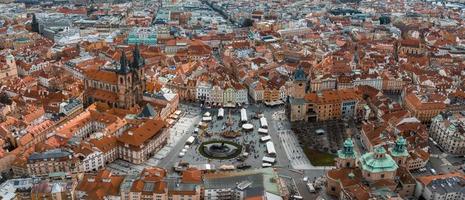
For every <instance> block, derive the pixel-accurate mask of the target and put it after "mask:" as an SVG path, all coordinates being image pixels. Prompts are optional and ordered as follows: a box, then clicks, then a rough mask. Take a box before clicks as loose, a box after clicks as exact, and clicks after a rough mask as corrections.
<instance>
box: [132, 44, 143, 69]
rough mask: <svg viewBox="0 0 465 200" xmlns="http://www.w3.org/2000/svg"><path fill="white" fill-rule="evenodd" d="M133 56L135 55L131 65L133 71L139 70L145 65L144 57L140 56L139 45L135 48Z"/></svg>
mask: <svg viewBox="0 0 465 200" xmlns="http://www.w3.org/2000/svg"><path fill="white" fill-rule="evenodd" d="M132 55H133V56H132V57H133V61H132V63H131V68H132V69H137V68H139V67H141V66H142V65H144V60H143V58H142V56H141V55H140V50H139V45H136V47H135V48H134V51H133V52H132Z"/></svg>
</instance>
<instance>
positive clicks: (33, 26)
mask: <svg viewBox="0 0 465 200" xmlns="http://www.w3.org/2000/svg"><path fill="white" fill-rule="evenodd" d="M31 29H32V31H33V32H36V33H39V22H38V21H37V17H36V14H35V13H34V14H32V23H31Z"/></svg>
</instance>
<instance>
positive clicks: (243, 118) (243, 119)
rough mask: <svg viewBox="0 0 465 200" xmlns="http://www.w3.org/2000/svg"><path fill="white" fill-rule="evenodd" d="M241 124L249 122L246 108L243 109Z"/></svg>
mask: <svg viewBox="0 0 465 200" xmlns="http://www.w3.org/2000/svg"><path fill="white" fill-rule="evenodd" d="M241 122H247V110H245V108H242V109H241Z"/></svg>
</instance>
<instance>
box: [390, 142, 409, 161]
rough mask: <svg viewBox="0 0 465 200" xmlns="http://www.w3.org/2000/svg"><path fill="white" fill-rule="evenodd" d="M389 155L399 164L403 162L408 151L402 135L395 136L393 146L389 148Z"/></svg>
mask: <svg viewBox="0 0 465 200" xmlns="http://www.w3.org/2000/svg"><path fill="white" fill-rule="evenodd" d="M391 156H392V157H393V159H394V160H395V161H396V163H397V164H398V165H399V166H402V165H404V164H405V162H406V160H407V157H408V156H409V153H408V151H407V140H405V138H404V137H402V136H399V137H398V138H397V140H396V144H395V146H394V148H392V149H391Z"/></svg>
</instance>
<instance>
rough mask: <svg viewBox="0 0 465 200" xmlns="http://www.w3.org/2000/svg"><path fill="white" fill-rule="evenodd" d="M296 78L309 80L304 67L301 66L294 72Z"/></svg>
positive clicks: (297, 79)
mask: <svg viewBox="0 0 465 200" xmlns="http://www.w3.org/2000/svg"><path fill="white" fill-rule="evenodd" d="M294 80H296V81H307V75H306V74H305V72H304V69H303V68H302V67H301V66H299V67H297V69H296V70H295V72H294Z"/></svg>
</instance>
